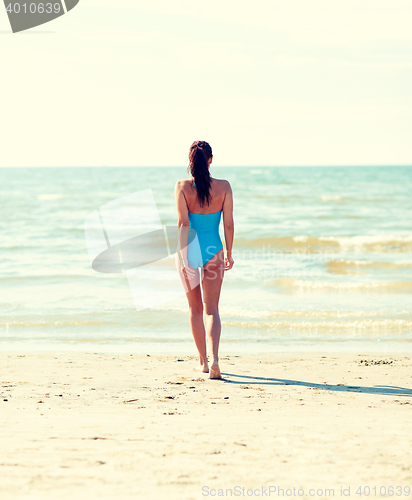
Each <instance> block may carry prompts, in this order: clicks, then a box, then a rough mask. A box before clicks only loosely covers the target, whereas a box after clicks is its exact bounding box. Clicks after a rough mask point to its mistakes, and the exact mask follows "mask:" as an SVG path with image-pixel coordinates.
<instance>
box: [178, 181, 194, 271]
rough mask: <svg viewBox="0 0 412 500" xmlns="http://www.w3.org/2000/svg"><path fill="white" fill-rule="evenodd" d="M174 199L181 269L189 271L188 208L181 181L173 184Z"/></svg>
mask: <svg viewBox="0 0 412 500" xmlns="http://www.w3.org/2000/svg"><path fill="white" fill-rule="evenodd" d="M175 200H176V208H177V225H178V226H179V251H178V255H179V259H180V263H181V267H182V269H187V270H188V271H189V273H190V271H191V268H190V267H189V264H188V261H187V242H188V237H189V210H188V208H187V203H186V198H185V195H184V193H183V186H182V184H181V181H177V182H176V185H175Z"/></svg>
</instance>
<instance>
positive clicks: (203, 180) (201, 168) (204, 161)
mask: <svg viewBox="0 0 412 500" xmlns="http://www.w3.org/2000/svg"><path fill="white" fill-rule="evenodd" d="M211 156H213V154H212V148H211V147H210V145H209V144H208V143H207V142H206V141H195V142H194V143H193V144H192V145H191V146H190V150H189V161H190V164H189V167H188V171H189V172H190V173H191V174H192V177H193V178H194V180H195V182H194V183H195V188H196V191H197V197H198V198H199V204H200V206H201V207H202V206H203V205H204V203H205V202H207V204H208V205H209V201H210V185H211V183H212V181H211V178H210V172H209V167H208V160H209V158H210V157H211Z"/></svg>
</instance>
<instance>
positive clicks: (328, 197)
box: [320, 194, 343, 201]
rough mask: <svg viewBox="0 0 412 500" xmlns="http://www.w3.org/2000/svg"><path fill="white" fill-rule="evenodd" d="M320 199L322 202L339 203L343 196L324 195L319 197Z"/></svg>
mask: <svg viewBox="0 0 412 500" xmlns="http://www.w3.org/2000/svg"><path fill="white" fill-rule="evenodd" d="M320 199H321V200H322V201H341V200H343V196H339V195H326V194H324V195H323V196H321V197H320Z"/></svg>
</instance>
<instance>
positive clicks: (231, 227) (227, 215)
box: [223, 181, 235, 271]
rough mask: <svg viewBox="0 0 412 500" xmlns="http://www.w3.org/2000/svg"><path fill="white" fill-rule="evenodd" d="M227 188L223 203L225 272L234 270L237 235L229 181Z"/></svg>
mask: <svg viewBox="0 0 412 500" xmlns="http://www.w3.org/2000/svg"><path fill="white" fill-rule="evenodd" d="M226 182H227V186H226V194H225V199H224V201H223V227H224V229H225V241H226V256H225V271H229V269H232V267H233V264H234V260H233V258H232V246H233V236H234V233H235V224H234V222H233V195H232V188H231V187H230V184H229V182H228V181H226Z"/></svg>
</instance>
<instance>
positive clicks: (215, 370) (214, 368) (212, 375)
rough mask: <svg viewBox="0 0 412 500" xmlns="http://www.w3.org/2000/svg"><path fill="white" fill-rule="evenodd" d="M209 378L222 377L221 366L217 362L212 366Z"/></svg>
mask: <svg viewBox="0 0 412 500" xmlns="http://www.w3.org/2000/svg"><path fill="white" fill-rule="evenodd" d="M209 378H222V375H221V374H220V368H219V365H218V364H217V363H213V364H212V366H211V367H210V375H209Z"/></svg>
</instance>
